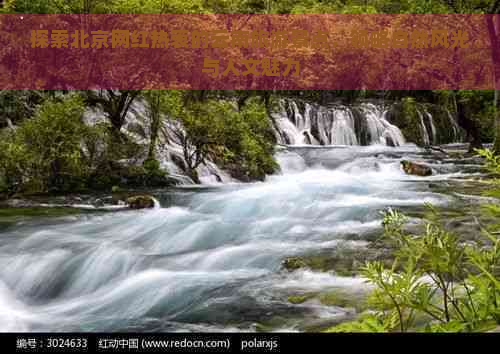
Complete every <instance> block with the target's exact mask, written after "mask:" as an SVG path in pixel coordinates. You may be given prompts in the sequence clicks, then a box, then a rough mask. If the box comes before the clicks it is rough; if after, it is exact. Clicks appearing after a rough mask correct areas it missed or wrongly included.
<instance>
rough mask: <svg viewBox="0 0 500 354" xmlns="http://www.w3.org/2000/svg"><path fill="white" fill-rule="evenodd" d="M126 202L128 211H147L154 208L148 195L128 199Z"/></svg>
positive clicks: (151, 198)
mask: <svg viewBox="0 0 500 354" xmlns="http://www.w3.org/2000/svg"><path fill="white" fill-rule="evenodd" d="M126 202H127V205H128V207H129V208H130V209H149V208H154V206H155V200H154V198H153V197H151V196H149V195H137V196H134V197H129V198H127V200H126Z"/></svg>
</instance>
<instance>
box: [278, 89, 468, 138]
mask: <svg viewBox="0 0 500 354" xmlns="http://www.w3.org/2000/svg"><path fill="white" fill-rule="evenodd" d="M396 104H397V103H393V105H396ZM393 107H394V106H391V105H389V106H387V105H382V104H378V103H377V104H376V103H367V102H361V103H355V104H352V105H349V106H347V105H340V104H336V105H331V106H329V107H324V106H319V105H313V104H309V103H306V102H301V103H297V102H295V101H294V100H291V99H284V100H282V101H281V109H280V112H277V113H274V114H273V119H274V121H275V123H276V124H275V125H276V136H277V139H278V142H279V143H280V144H284V145H389V146H402V145H404V144H405V142H406V139H405V137H404V135H403V133H402V131H401V130H400V129H399V128H398V127H397V126H396V125H394V124H393V123H391V121H390V119H388V112H389V111H390V110H391V109H392V108H393ZM416 110H417V116H418V121H417V122H416V124H417V125H419V127H418V129H419V130H420V135H421V137H422V144H423V145H424V146H427V145H430V144H439V143H450V142H459V141H460V140H461V132H460V131H461V129H460V128H459V127H458V125H457V123H456V121H455V119H454V118H453V117H452V115H451V113H450V112H449V111H446V112H445V115H444V116H443V118H442V119H444V122H443V124H441V130H447V131H446V132H445V134H444V135H446V136H447V138H446V141H444V142H443V141H442V139H440V135H443V134H442V132H440V131H438V128H437V126H436V123H435V119H434V117H433V116H432V114H431V113H430V112H429V111H428V109H427V108H426V106H425V105H418V106H417V107H416ZM450 128H451V130H452V131H451V134H450V132H449V129H450Z"/></svg>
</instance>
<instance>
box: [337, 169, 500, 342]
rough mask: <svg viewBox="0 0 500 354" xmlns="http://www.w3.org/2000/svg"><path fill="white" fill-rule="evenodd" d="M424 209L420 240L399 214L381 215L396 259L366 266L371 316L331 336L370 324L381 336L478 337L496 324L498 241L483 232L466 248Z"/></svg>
mask: <svg viewBox="0 0 500 354" xmlns="http://www.w3.org/2000/svg"><path fill="white" fill-rule="evenodd" d="M495 168H498V165H497V166H496V167H495ZM428 207H429V211H430V212H429V215H428V216H427V217H426V221H425V225H424V226H425V227H424V231H423V232H422V233H420V234H410V233H408V232H407V231H405V229H404V225H405V223H406V220H407V219H406V217H405V216H403V215H402V214H400V213H399V212H398V211H395V210H389V211H387V212H386V213H385V215H384V221H383V226H384V230H385V233H384V235H385V237H386V238H387V240H388V242H389V244H391V245H392V246H393V247H394V250H395V255H396V258H395V261H394V263H393V265H392V267H390V268H386V267H385V266H384V265H383V264H382V263H381V262H369V263H367V264H366V266H365V267H364V269H363V276H364V277H365V278H366V279H367V280H368V281H369V282H370V283H371V284H373V285H374V286H375V289H374V291H373V292H372V293H371V295H370V298H369V300H368V303H369V306H370V307H371V308H372V309H373V310H374V313H373V314H372V315H371V316H370V317H368V319H367V318H363V317H362V318H361V319H360V320H358V321H356V322H353V323H349V324H346V325H343V326H340V327H339V328H337V327H335V328H333V329H332V331H345V330H353V331H354V330H359V331H364V330H367V329H370V328H371V326H372V325H373V324H374V323H376V324H379V325H380V327H377V328H378V329H383V330H385V331H402V332H405V331H417V330H420V331H422V330H423V331H430V332H442V331H453V332H455V331H479V330H483V329H484V328H487V326H488V324H491V323H492V322H496V323H499V320H500V316H499V311H500V307H499V301H500V281H499V280H498V276H499V269H500V239H499V238H498V237H496V236H495V235H494V234H492V233H491V232H489V231H488V230H486V229H485V230H484V234H485V237H484V240H482V241H484V242H482V241H481V242H478V243H475V244H464V243H463V242H460V240H459V238H458V237H457V236H456V235H455V234H453V233H451V232H449V231H447V230H446V229H445V228H444V227H443V226H442V225H441V224H440V222H439V219H440V217H439V214H438V212H437V211H436V210H435V209H434V208H432V206H428ZM375 319H376V320H375ZM422 319H424V320H425V321H424V322H425V323H426V325H425V326H424V327H422V324H421V322H422Z"/></svg>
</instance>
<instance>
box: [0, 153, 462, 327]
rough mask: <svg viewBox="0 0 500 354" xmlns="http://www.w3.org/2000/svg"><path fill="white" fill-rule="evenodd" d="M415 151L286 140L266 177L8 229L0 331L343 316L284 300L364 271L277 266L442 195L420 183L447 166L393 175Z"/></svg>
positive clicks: (358, 286) (344, 243)
mask: <svg viewBox="0 0 500 354" xmlns="http://www.w3.org/2000/svg"><path fill="white" fill-rule="evenodd" d="M418 153H419V151H418V149H417V148H415V147H412V146H405V147H399V148H388V147H384V146H368V147H301V148H288V149H284V150H282V151H280V152H279V153H278V154H277V156H276V158H277V160H278V162H279V164H280V166H281V168H282V172H283V174H281V175H275V176H269V177H268V179H267V180H266V182H259V183H254V184H231V185H219V186H217V187H210V188H194V189H193V188H178V189H174V190H169V191H168V192H163V193H158V194H155V196H156V197H157V198H158V199H159V201H160V203H161V205H162V207H159V208H155V209H152V210H142V211H118V212H112V213H109V212H108V213H96V214H83V215H79V216H74V215H73V216H70V217H64V218H58V219H51V220H47V219H43V218H42V219H36V220H32V221H31V222H27V223H23V224H16V225H15V226H13V227H11V228H8V229H6V230H4V231H3V232H1V233H0V317H1V321H0V331H79V330H82V331H120V330H124V331H221V330H230V331H237V330H254V329H255V327H254V326H255V323H258V322H266V321H270V322H273V321H274V323H275V322H276V318H280V319H281V321H282V324H281V325H279V326H278V327H279V328H277V329H281V330H300V329H302V328H304V326H307V325H308V324H311V323H314V324H317V323H318V321H323V322H327V323H328V321H338V320H340V319H342V318H348V317H349V313H350V312H349V311H350V310H349V309H343V308H341V307H329V306H325V305H321V304H319V303H314V302H312V303H304V304H301V305H294V304H291V303H290V302H289V301H288V300H287V299H288V296H289V295H291V294H296V293H304V292H306V293H307V292H318V291H332V290H338V289H342V291H347V292H353V293H355V292H358V291H363V289H365V287H366V285H365V284H364V281H363V279H361V278H357V277H342V276H338V275H336V274H335V272H313V271H309V270H299V271H295V272H287V271H284V270H282V269H281V265H280V264H281V262H282V261H283V259H284V258H285V257H287V256H293V255H301V254H305V253H306V254H307V253H311V252H318V251H325V250H328V251H329V252H341V250H343V249H345V248H346V247H350V248H353V249H360V248H363V247H366V242H367V241H364V238H363V237H364V236H363V235H367V234H369V233H370V232H374V231H376V230H379V229H380V221H381V220H380V218H381V215H380V211H381V210H382V209H384V208H386V207H388V206H391V207H415V206H420V205H422V204H423V203H425V202H432V203H434V204H442V203H447V202H449V201H450V197H447V196H445V195H441V194H437V193H434V192H432V191H430V190H429V189H428V185H429V183H418V181H426V180H436V179H448V178H451V177H452V176H455V175H454V174H444V175H436V176H430V177H414V176H407V175H405V174H404V173H403V172H402V171H401V169H400V167H399V161H400V159H401V158H412V157H414V158H415V157H416V156H418V155H417V154H418ZM437 166H438V167H440V168H443V167H442V166H443V165H437ZM453 172H456V171H453ZM415 181H417V183H416V182H415ZM349 235H351V236H352V235H356V237H354V238H353V237H348V236H349Z"/></svg>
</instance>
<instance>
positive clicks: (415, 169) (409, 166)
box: [401, 160, 432, 177]
mask: <svg viewBox="0 0 500 354" xmlns="http://www.w3.org/2000/svg"><path fill="white" fill-rule="evenodd" d="M401 166H402V167H403V171H405V173H406V174H407V175H415V176H422V177H425V176H430V175H432V169H431V168H430V167H429V166H426V165H423V164H419V163H416V162H412V161H408V160H402V161H401Z"/></svg>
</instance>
